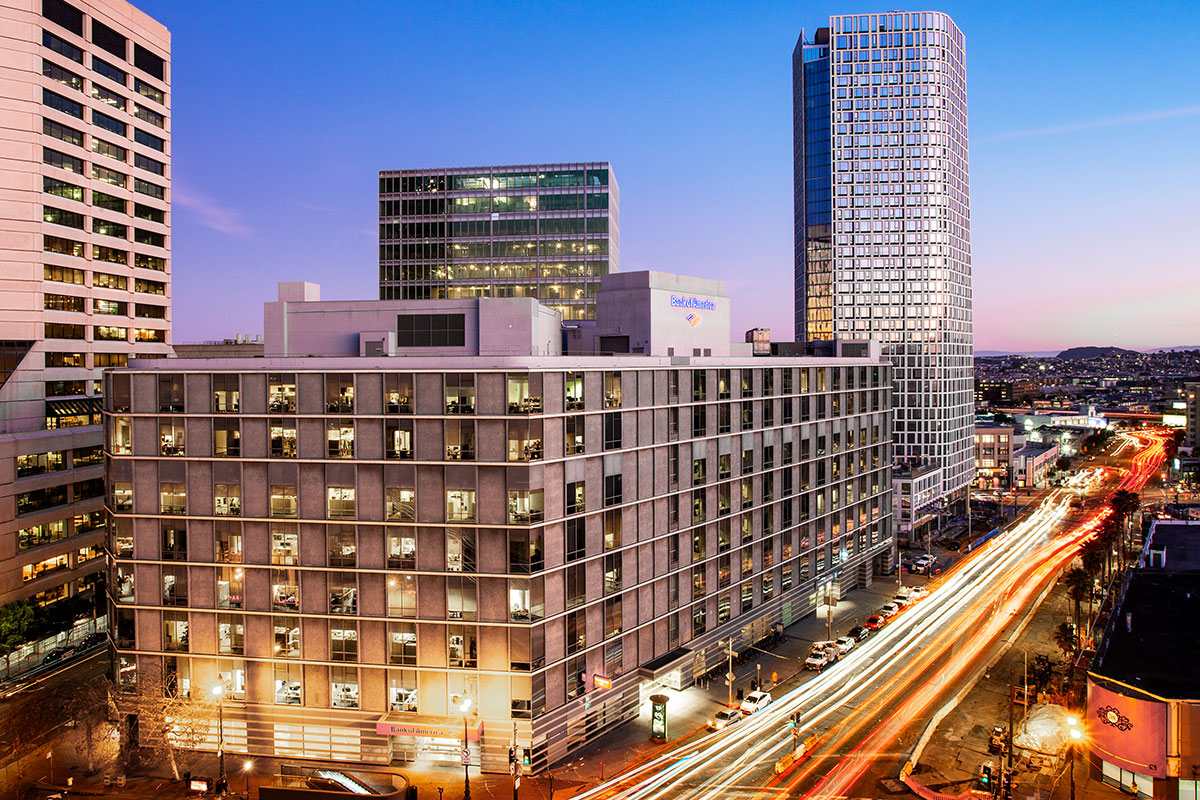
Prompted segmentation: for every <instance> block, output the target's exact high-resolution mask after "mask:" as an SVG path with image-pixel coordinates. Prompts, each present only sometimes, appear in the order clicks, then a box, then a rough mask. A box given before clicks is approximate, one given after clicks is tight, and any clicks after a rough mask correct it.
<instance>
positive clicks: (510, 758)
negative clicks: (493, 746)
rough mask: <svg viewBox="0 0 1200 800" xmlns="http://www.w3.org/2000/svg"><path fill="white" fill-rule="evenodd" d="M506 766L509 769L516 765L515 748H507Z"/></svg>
mask: <svg viewBox="0 0 1200 800" xmlns="http://www.w3.org/2000/svg"><path fill="white" fill-rule="evenodd" d="M508 765H509V766H510V767H515V766H516V765H517V748H515V747H510V748H508Z"/></svg>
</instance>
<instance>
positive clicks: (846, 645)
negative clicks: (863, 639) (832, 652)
mask: <svg viewBox="0 0 1200 800" xmlns="http://www.w3.org/2000/svg"><path fill="white" fill-rule="evenodd" d="M856 644H858V640H857V639H855V638H854V637H853V636H839V637H838V640H837V649H838V653H840V654H841V655H846V653H849V652H850V651H851V650H853V649H854V645H856Z"/></svg>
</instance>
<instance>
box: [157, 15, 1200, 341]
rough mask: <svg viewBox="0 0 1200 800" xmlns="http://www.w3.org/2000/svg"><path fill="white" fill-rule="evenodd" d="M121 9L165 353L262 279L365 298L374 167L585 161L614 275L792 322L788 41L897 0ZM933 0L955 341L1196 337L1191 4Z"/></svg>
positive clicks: (231, 308)
mask: <svg viewBox="0 0 1200 800" xmlns="http://www.w3.org/2000/svg"><path fill="white" fill-rule="evenodd" d="M138 5H139V6H140V7H141V8H143V9H144V10H145V11H147V12H148V13H149V14H151V16H154V17H155V18H157V19H159V20H160V21H161V22H163V23H164V24H166V25H167V26H168V27H169V28H170V29H171V31H172V36H173V44H172V47H173V54H172V62H173V63H172V72H173V78H174V80H173V86H172V91H173V95H172V101H171V103H172V114H173V118H172V137H173V140H172V147H173V181H172V189H173V200H174V205H173V211H174V216H173V225H172V231H173V244H172V255H173V259H174V261H173V269H172V272H173V278H172V279H173V295H174V298H173V302H174V308H173V316H174V340H175V341H176V342H188V341H199V340H205V339H217V338H222V337H225V336H231V335H233V334H234V333H237V332H260V331H261V330H262V303H263V302H264V301H265V300H269V299H273V298H274V296H275V284H276V282H278V281H282V280H311V281H316V282H318V283H320V284H322V292H323V296H324V297H325V298H327V299H345V298H373V297H375V296H376V292H377V289H376V280H377V210H376V209H377V207H376V199H377V197H376V191H377V183H376V178H377V173H378V171H379V170H381V169H400V168H407V167H427V166H448V165H464V166H467V165H475V164H493V163H496V164H502V163H529V162H541V161H578V160H601V159H606V160H609V161H611V162H612V164H613V170H614V172H615V174H616V176H617V180H618V182H619V183H620V188H621V267H622V269H623V270H637V269H648V268H649V269H662V270H666V271H671V272H682V273H687V274H694V275H700V276H704V277H711V278H718V279H722V280H724V281H725V282H726V288H727V290H728V292H729V294H730V295H731V296H732V297H733V299H734V325H735V330H736V331H740V330H742V329H745V328H750V327H755V326H766V327H770V328H772V330H773V332H774V337H775V338H776V339H791V338H792V187H791V175H792V144H791V132H792V124H791V54H792V49H793V47H794V46H795V43H796V38H797V36H798V35H799V32H800V29H801V27H805V28H806V29H809V30H811V29H814V28H816V27H819V26H821V25H824V24H827V21H828V17H829V15H830V14H831V13H866V12H872V11H880V10H885V9H886V8H891V7H892V6H878V7H875V6H863V5H862V4H852V5H845V4H842V3H830V2H810V3H786V4H785V3H761V2H742V3H736V4H734V3H727V2H698V3H687V4H678V5H667V4H661V3H658V4H654V3H578V2H520V3H503V4H502V3H495V4H490V3H466V2H441V3H417V2H343V3H328V2H303V1H302V2H291V3H286V4H285V3H275V2H253V3H246V2H240V3H232V2H224V0H206V2H204V3H192V2H179V0H138ZM929 8H930V7H921V8H919V9H918V8H916V7H914V9H916V10H929ZM932 8H933V9H935V10H941V11H946V12H948V13H949V14H951V15H952V16H953V17H954V19H955V21H956V22H957V24H958V25H959V27H960V28H962V29H963V31H964V33H965V35H966V40H967V81H968V84H967V89H968V104H969V105H968V108H969V114H970V143H971V195H972V231H973V257H974V295H975V342H976V348H977V349H981V350H984V349H1015V350H1050V349H1056V348H1061V347H1067V346H1071V345H1088V344H1097V345H1105V344H1115V345H1121V346H1126V347H1139V348H1140V347H1154V346H1170V345H1194V344H1200V314H1197V311H1196V310H1197V308H1200V259H1198V258H1197V256H1196V248H1195V246H1194V244H1193V241H1194V231H1195V228H1196V227H1197V225H1200V221H1198V212H1200V201H1198V200H1197V198H1198V197H1200V193H1198V191H1197V184H1198V179H1200V157H1198V156H1197V142H1200V82H1198V81H1197V76H1198V75H1200V48H1197V47H1195V46H1194V45H1192V44H1191V43H1190V42H1189V41H1188V38H1187V37H1188V36H1189V35H1190V34H1189V31H1194V30H1196V29H1197V27H1198V23H1200V4H1196V3H1194V2H1158V3H1144V4H1138V5H1137V6H1136V7H1135V8H1136V9H1137V11H1138V13H1137V14H1136V15H1133V14H1131V13H1130V12H1128V11H1125V10H1123V9H1122V8H1120V7H1118V5H1117V4H1108V3H1059V4H1047V3H1034V2H1028V1H1024V2H1011V3H978V2H977V3H945V4H940V5H937V6H933V7H932Z"/></svg>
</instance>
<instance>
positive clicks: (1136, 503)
mask: <svg viewBox="0 0 1200 800" xmlns="http://www.w3.org/2000/svg"><path fill="white" fill-rule="evenodd" d="M1108 502H1109V505H1110V506H1112V510H1113V514H1114V515H1115V516H1116V517H1117V518H1118V519H1120V520H1121V524H1122V527H1123V529H1124V535H1123V536H1122V537H1121V560H1122V562H1124V560H1125V549H1126V546H1125V542H1126V540H1127V539H1128V538H1129V523H1130V521H1131V520H1132V519H1133V513H1134V512H1135V511H1137V510H1138V508H1139V507H1140V506H1141V504H1142V500H1141V498H1140V497H1138V494H1137V492H1131V491H1129V490H1128V489H1118V490H1117V491H1115V492H1113V496H1112V498H1111V499H1110V500H1109V501H1108Z"/></svg>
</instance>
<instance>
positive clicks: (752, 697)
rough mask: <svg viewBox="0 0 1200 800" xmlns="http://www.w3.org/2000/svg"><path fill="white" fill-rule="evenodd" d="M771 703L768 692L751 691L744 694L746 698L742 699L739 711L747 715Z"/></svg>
mask: <svg viewBox="0 0 1200 800" xmlns="http://www.w3.org/2000/svg"><path fill="white" fill-rule="evenodd" d="M770 703H771V693H770V692H751V693H750V694H748V695H746V699H745V700H743V701H742V704H741V706H739V708H740V709H741V712H742V713H743V714H746V715H747V716H749V715H750V714H753V713H754V712H755V711H758V710H759V709H761V708H766V707H767V706H768V705H770Z"/></svg>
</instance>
